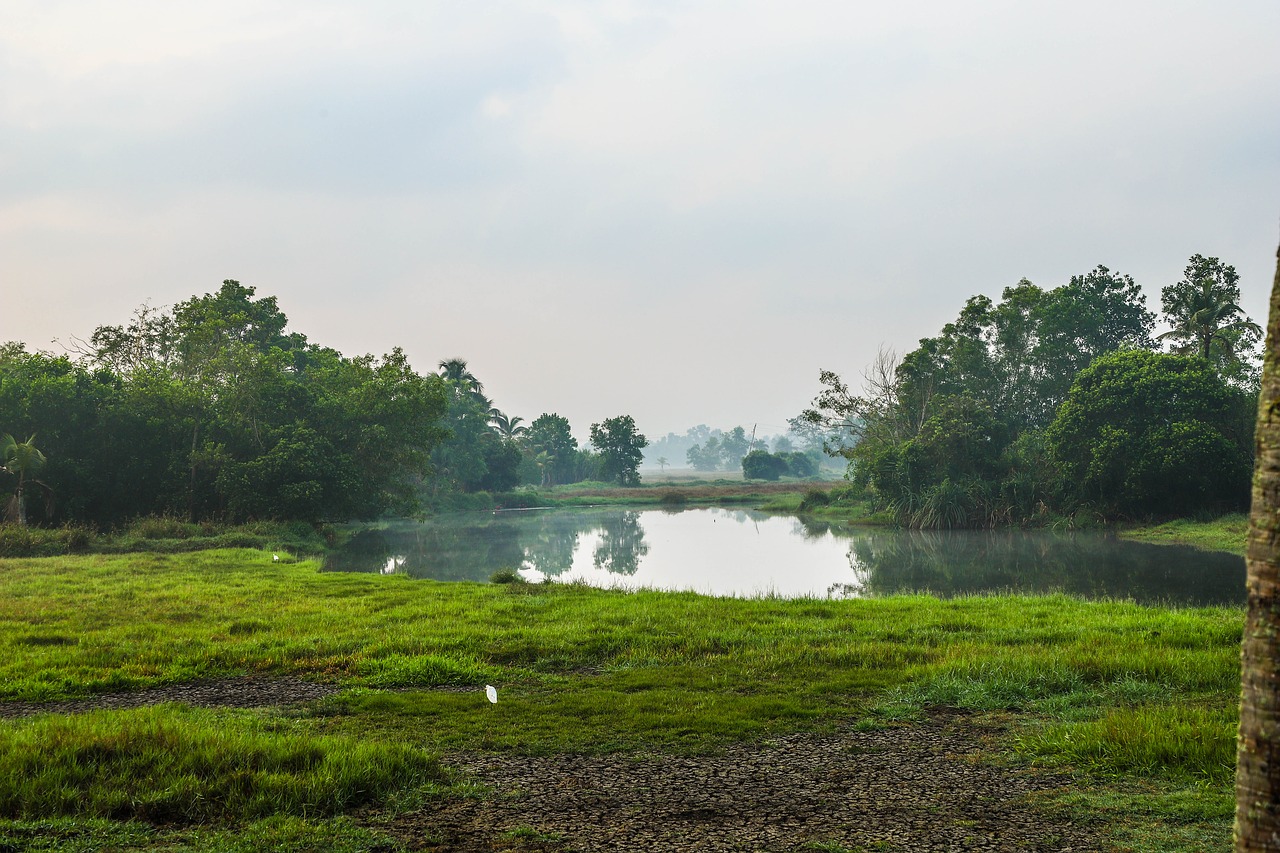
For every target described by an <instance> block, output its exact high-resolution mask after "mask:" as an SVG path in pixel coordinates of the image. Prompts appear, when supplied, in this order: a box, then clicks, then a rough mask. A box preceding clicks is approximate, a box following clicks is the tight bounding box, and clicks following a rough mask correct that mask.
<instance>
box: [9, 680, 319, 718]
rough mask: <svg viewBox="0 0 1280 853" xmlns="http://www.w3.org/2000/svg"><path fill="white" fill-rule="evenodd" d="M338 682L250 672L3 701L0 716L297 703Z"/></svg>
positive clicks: (270, 705)
mask: <svg viewBox="0 0 1280 853" xmlns="http://www.w3.org/2000/svg"><path fill="white" fill-rule="evenodd" d="M340 689H341V688H339V687H338V686H337V685H335V684H317V683H315V682H313V681H303V680H302V679H300V678H269V677H266V676H260V675H250V676H244V677H241V678H218V679H209V680H207V681H192V682H188V683H186V684H171V685H167V686H165V687H150V688H147V689H145V690H130V691H127V692H120V693H99V694H97V695H95V696H87V697H85V698H83V699H68V700H66V701H62V702H0V718H12V717H27V716H30V715H32V714H46V713H47V714H74V713H79V712H82V711H93V710H96V709H99V708H110V709H117V710H118V709H121V708H140V707H142V706H144V705H159V704H161V703H162V702H184V703H186V704H188V705H195V706H198V707H201V708H267V707H274V706H284V705H298V704H301V703H303V702H310V701H312V700H315V699H322V698H324V697H325V696H331V695H333V694H334V693H337V692H338V691H339V690H340Z"/></svg>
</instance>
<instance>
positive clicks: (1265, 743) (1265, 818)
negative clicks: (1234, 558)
mask: <svg viewBox="0 0 1280 853" xmlns="http://www.w3.org/2000/svg"><path fill="white" fill-rule="evenodd" d="M1255 448H1256V461H1255V463H1254V475H1253V510H1252V512H1251V513H1250V515H1249V550H1248V557H1247V564H1248V588H1249V611H1248V615H1247V617H1246V621H1245V630H1244V641H1243V644H1242V650H1241V676H1242V677H1241V681H1242V688H1241V695H1240V737H1239V750H1238V754H1237V758H1236V822H1235V849H1236V853H1255V851H1263V850H1268V851H1276V850H1280V250H1278V251H1277V252H1276V275H1275V281H1274V283H1273V284H1272V286H1271V317H1270V320H1269V321H1268V323H1267V346H1266V355H1265V357H1264V361H1263V366H1262V390H1261V394H1260V395H1259V399H1258V428H1257V431H1256V433H1255Z"/></svg>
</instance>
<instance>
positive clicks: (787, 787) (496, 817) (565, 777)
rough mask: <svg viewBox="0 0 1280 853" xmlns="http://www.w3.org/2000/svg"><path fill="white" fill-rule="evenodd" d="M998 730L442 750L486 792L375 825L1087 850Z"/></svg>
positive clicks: (607, 838)
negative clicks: (728, 744) (593, 750)
mask: <svg viewBox="0 0 1280 853" xmlns="http://www.w3.org/2000/svg"><path fill="white" fill-rule="evenodd" d="M1002 733H1003V729H1002V727H1001V726H999V725H993V724H990V723H978V722H975V721H972V720H970V719H968V718H966V717H963V716H953V715H946V714H939V715H936V716H935V717H934V718H933V719H932V720H930V721H929V722H927V723H923V724H917V725H911V726H903V727H898V728H891V729H885V730H879V731H872V732H856V731H849V732H845V733H842V734H838V735H814V734H798V735H791V736H788V737H783V738H778V739H776V740H774V741H771V742H769V743H763V744H750V745H739V746H735V747H733V748H730V749H727V750H724V751H723V752H720V753H718V754H716V755H713V756H699V757H676V756H667V755H650V756H639V757H635V756H606V757H588V756H578V755H554V756H547V757H527V756H511V755H495V754H481V753H463V754H456V755H451V756H448V757H447V758H446V760H445V763H446V764H447V765H448V766H451V767H456V768H461V769H463V770H464V771H466V772H467V773H469V774H471V776H472V777H473V778H474V779H475V780H477V781H479V782H481V783H483V784H484V785H485V786H487V788H488V790H489V791H490V794H489V795H487V796H485V797H482V798H479V799H462V800H450V801H446V802H444V803H443V804H439V803H437V804H432V805H431V806H430V807H428V808H425V809H423V810H421V811H418V812H415V813H411V814H404V815H400V816H397V817H395V818H393V819H391V820H390V822H389V823H387V824H382V823H381V822H379V823H378V825H379V827H380V828H382V829H386V830H389V831H391V832H392V833H393V834H394V835H396V836H397V837H398V838H399V839H400V840H401V841H403V842H404V843H405V844H406V845H407V846H408V847H409V848H410V849H413V850H426V851H442V852H443V851H456V853H481V851H486V853H488V851H517V850H521V851H615V852H616V853H632V852H633V851H634V853H640V851H646V853H663V851H673V853H674V851H700V853H701V852H702V851H705V853H719V851H802V850H811V851H824V850H825V851H848V853H852V852H853V851H857V852H858V853H863V851H866V853H871V851H894V853H917V851H919V853H925V851H930V853H931V852H932V851H1014V850H1018V851H1043V852H1044V853H1048V851H1056V853H1067V851H1093V850H1101V849H1105V848H1104V847H1102V846H1099V845H1098V844H1097V842H1096V841H1095V839H1094V838H1093V837H1092V836H1091V835H1090V833H1089V832H1088V831H1087V829H1086V828H1084V827H1080V826H1074V825H1071V824H1069V823H1066V822H1064V821H1063V820H1062V819H1060V818H1053V817H1048V816H1046V810H1045V809H1042V808H1037V807H1036V803H1037V800H1043V799H1045V798H1046V796H1048V795H1051V794H1052V793H1053V792H1056V791H1062V790H1064V789H1066V788H1067V787H1069V786H1070V784H1071V781H1070V780H1069V779H1068V778H1067V777H1064V776H1058V775H1053V774H1048V773H1044V772H1037V771H1033V770H1028V769H1015V768H1008V767H1002V766H999V765H998V764H997V763H995V762H993V761H992V759H991V756H990V755H989V754H988V753H987V750H988V749H990V748H991V744H992V741H993V740H994V739H995V738H996V737H998V736H1000V735H1001V734H1002Z"/></svg>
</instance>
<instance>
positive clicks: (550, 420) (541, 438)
mask: <svg viewBox="0 0 1280 853" xmlns="http://www.w3.org/2000/svg"><path fill="white" fill-rule="evenodd" d="M524 439H525V443H526V444H527V445H528V446H529V447H530V448H532V449H533V451H534V453H535V456H537V455H538V454H540V453H542V452H545V453H546V454H547V457H546V459H545V460H544V461H543V463H542V465H541V466H540V467H541V468H542V474H543V477H542V485H544V486H555V485H562V484H564V483H571V482H575V480H576V479H577V477H576V475H577V473H578V462H579V459H578V457H579V455H580V454H579V452H578V440H577V439H576V438H574V437H573V433H572V432H571V431H570V428H569V419H568V418H565V417H562V416H560V415H557V414H554V413H545V412H544V413H543V414H541V415H539V416H538V417H537V418H535V419H534V421H533V423H532V424H530V425H529V431H528V432H527V433H525V435H524Z"/></svg>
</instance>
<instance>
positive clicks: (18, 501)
mask: <svg viewBox="0 0 1280 853" xmlns="http://www.w3.org/2000/svg"><path fill="white" fill-rule="evenodd" d="M35 440H36V437H35V436H34V435H33V436H31V437H30V438H28V439H27V440H26V441H16V440H14V437H13V436H11V435H9V434H8V433H5V434H4V435H3V436H0V467H3V469H4V470H5V471H7V472H9V473H10V474H12V475H13V476H15V477H17V478H18V483H17V485H16V486H14V489H13V497H12V498H11V499H10V500H9V505H8V507H6V509H5V518H6V519H7V520H9V521H16V522H18V524H20V525H22V526H23V527H26V526H27V488H28V486H35V487H36V488H38V489H40V490H42V491H43V492H44V493H45V499H46V500H48V498H49V497H51V495H52V491H51V490H50V489H49V487H48V486H47V485H45V484H44V483H42V482H40V481H39V480H37V479H35V477H34V475H35V473H36V472H37V471H39V470H40V469H41V468H43V467H44V463H45V458H44V454H43V453H41V452H40V449H39V448H37V447H36V445H35Z"/></svg>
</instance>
